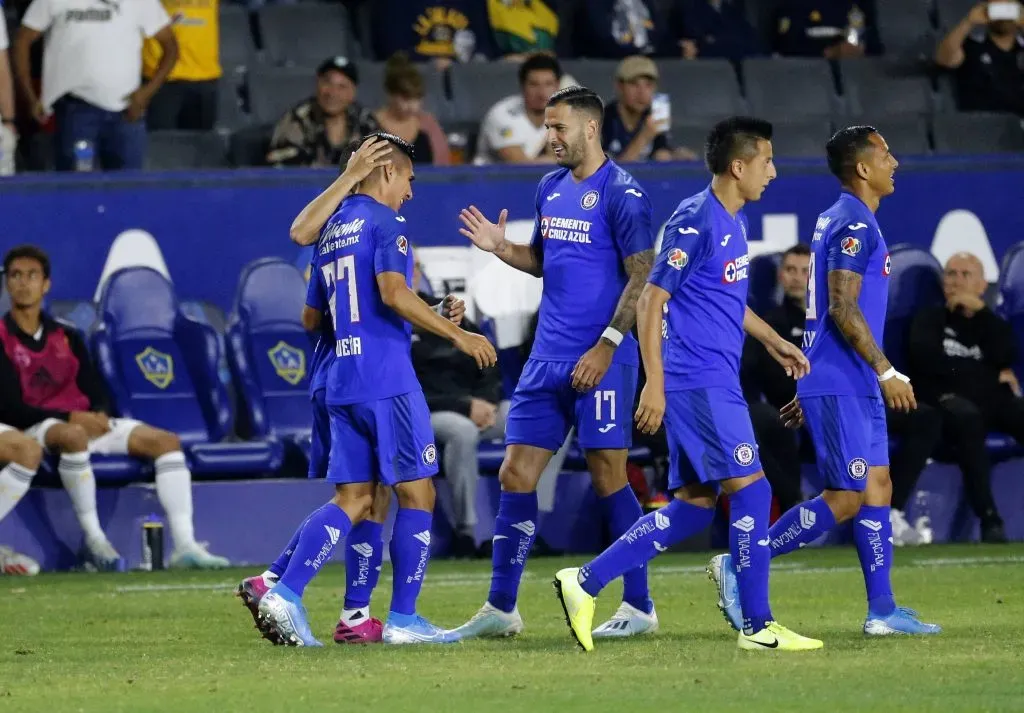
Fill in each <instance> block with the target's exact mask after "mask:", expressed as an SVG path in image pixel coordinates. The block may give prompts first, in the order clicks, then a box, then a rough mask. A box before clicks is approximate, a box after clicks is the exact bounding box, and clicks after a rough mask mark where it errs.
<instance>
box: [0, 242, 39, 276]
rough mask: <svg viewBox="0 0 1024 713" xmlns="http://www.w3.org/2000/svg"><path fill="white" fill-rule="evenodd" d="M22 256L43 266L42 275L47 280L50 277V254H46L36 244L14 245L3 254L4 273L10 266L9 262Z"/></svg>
mask: <svg viewBox="0 0 1024 713" xmlns="http://www.w3.org/2000/svg"><path fill="white" fill-rule="evenodd" d="M22 258H28V259H30V260H35V261H36V262H38V263H39V264H40V265H42V266H43V277H45V278H46V279H47V280H49V279H50V256H49V255H47V254H46V251H45V250H43V249H42V248H41V247H38V246H36V245H16V246H14V247H13V248H11V249H10V250H8V251H7V254H6V255H4V274H6V273H7V271H8V270H9V269H10V267H11V263H12V262H14V261H15V260H20V259H22Z"/></svg>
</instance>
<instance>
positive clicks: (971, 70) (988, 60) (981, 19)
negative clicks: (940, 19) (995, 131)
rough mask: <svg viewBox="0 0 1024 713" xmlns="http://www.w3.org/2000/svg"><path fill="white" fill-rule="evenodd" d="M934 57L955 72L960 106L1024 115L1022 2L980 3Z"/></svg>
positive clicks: (962, 109)
mask: <svg viewBox="0 0 1024 713" xmlns="http://www.w3.org/2000/svg"><path fill="white" fill-rule="evenodd" d="M935 62H936V64H938V65H939V66H940V67H943V68H945V69H948V70H951V71H952V72H953V77H954V81H955V85H956V96H957V105H958V108H959V109H960V111H1005V112H1010V113H1014V114H1017V115H1018V116H1024V5H1022V4H1021V3H1020V2H1018V0H1001V1H999V2H981V3H978V4H977V5H975V6H974V7H973V8H971V11H970V12H969V13H968V14H967V16H966V17H964V18H963V19H962V20H961V21H960V22H958V23H957V24H956V26H955V27H953V29H952V30H950V31H949V34H947V35H946V37H945V38H944V39H943V40H942V42H941V43H940V44H939V46H938V49H936V51H935Z"/></svg>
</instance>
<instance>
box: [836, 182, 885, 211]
mask: <svg viewBox="0 0 1024 713" xmlns="http://www.w3.org/2000/svg"><path fill="white" fill-rule="evenodd" d="M843 190H845V191H846V192H847V193H849V194H850V195H851V196H854V197H855V198H857V200H859V201H860V202H861V203H863V204H864V205H866V206H867V207H868V210H870V211H871V212H872V213H877V212H878V206H879V204H880V203H881V202H882V197H881V196H879V195H878V194H877V193H875V192H874V191H872V190H871V189H869V188H867V187H866V186H865V187H863V188H862V187H860V186H846V187H845V188H844V189H843Z"/></svg>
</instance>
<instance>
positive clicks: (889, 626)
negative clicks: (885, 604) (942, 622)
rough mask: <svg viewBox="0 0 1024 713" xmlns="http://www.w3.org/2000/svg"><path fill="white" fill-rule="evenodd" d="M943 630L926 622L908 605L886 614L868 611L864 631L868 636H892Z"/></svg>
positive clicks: (923, 633) (937, 632)
mask: <svg viewBox="0 0 1024 713" xmlns="http://www.w3.org/2000/svg"><path fill="white" fill-rule="evenodd" d="M941 632H942V627H941V626H939V625H938V624H925V623H924V622H922V621H921V620H919V619H918V618H917V612H916V611H914V610H913V609H907V608H906V607H896V608H895V609H893V610H892V613H891V614H886V615H885V616H882V615H881V614H874V613H872V612H868V618H867V619H865V621H864V633H865V634H867V635H868V636H891V635H894V634H909V635H912V636H919V635H928V634H939V633H941Z"/></svg>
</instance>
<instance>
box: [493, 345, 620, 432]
mask: <svg viewBox="0 0 1024 713" xmlns="http://www.w3.org/2000/svg"><path fill="white" fill-rule="evenodd" d="M575 366H576V363H575V362H570V361H564V362H563V361H537V360H535V359H529V360H527V362H526V366H525V367H523V373H522V375H521V376H520V377H519V384H518V385H517V386H516V390H515V393H514V394H512V403H511V405H510V406H509V411H508V421H507V424H506V427H505V443H506V444H513V443H520V444H523V445H527V446H536V447H537V448H546V449H547V450H549V451H557V450H558V449H559V448H561V447H562V443H563V442H564V441H565V437H566V436H567V435H568V434H569V429H570V428H572V427H573V426H575V427H576V439H577V440H578V441H579V444H580V446H581V447H582V448H584V449H588V450H603V449H622V448H629V447H630V446H632V445H633V398H634V397H635V396H636V379H637V368H636V367H633V366H627V365H625V364H612V365H611V366H610V367H608V371H607V372H606V373H605V375H604V378H603V379H601V382H600V383H599V384H598V385H597V386H596V387H595V388H593V389H591V390H590V391H587V392H584V393H580V392H578V391H576V390H575V389H573V388H572V376H571V374H572V370H573V368H574V367H575Z"/></svg>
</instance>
